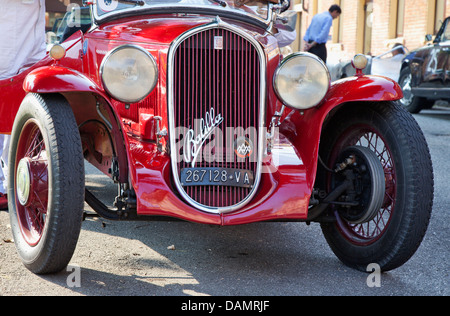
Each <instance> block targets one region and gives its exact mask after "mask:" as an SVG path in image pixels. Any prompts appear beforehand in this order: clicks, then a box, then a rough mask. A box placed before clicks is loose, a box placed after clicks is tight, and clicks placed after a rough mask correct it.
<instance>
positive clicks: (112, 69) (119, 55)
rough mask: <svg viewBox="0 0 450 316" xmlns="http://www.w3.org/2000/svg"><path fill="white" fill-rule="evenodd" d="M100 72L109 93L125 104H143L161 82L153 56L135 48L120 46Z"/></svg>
mask: <svg viewBox="0 0 450 316" xmlns="http://www.w3.org/2000/svg"><path fill="white" fill-rule="evenodd" d="M100 72H101V77H102V81H103V86H104V87H105V89H106V91H107V92H108V93H109V94H110V95H111V96H112V97H113V98H115V99H117V100H119V101H122V102H124V103H136V102H139V101H141V100H143V99H144V98H145V97H147V96H148V95H149V94H150V92H152V90H153V88H154V87H155V86H156V82H157V81H158V68H157V65H156V61H155V59H154V58H153V56H152V55H151V54H150V53H149V52H147V51H146V50H145V49H143V48H141V47H139V46H133V45H123V46H119V47H117V48H115V49H113V50H112V51H111V52H109V53H108V55H106V56H105V59H104V60H103V62H102V65H101V67H100Z"/></svg>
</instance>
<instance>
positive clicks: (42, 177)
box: [8, 94, 84, 274]
mask: <svg viewBox="0 0 450 316" xmlns="http://www.w3.org/2000/svg"><path fill="white" fill-rule="evenodd" d="M9 163H10V168H9V170H8V196H9V197H11V198H10V199H9V201H8V203H9V214H10V219H11V229H12V233H13V236H14V241H15V242H14V243H15V245H16V248H17V251H18V253H19V256H20V257H21V259H22V262H23V263H24V265H25V266H26V267H27V268H28V269H29V270H31V271H32V272H34V273H37V274H46V273H54V272H59V271H61V270H62V269H64V268H65V267H66V266H67V264H68V263H69V261H70V259H71V257H72V255H73V252H74V250H75V246H76V243H77V241H78V236H79V234H80V230H81V222H82V215H83V205H84V160H83V154H82V149H81V139H80V134H79V131H78V127H77V124H76V121H75V117H74V115H73V112H72V109H71V108H70V105H69V104H68V103H67V101H66V99H65V98H64V97H62V96H60V95H45V96H41V95H37V94H29V95H27V96H26V97H25V99H24V100H23V102H22V104H21V106H20V108H19V111H18V113H17V116H16V119H15V121H14V126H13V130H12V133H11V144H10V155H9Z"/></svg>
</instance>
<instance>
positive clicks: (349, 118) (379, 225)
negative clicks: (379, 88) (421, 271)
mask: <svg viewBox="0 0 450 316" xmlns="http://www.w3.org/2000/svg"><path fill="white" fill-rule="evenodd" d="M354 146H363V147H366V148H367V149H369V150H371V151H372V152H373V153H374V154H375V156H376V157H378V160H379V162H378V163H379V164H380V165H381V166H380V167H381V168H382V172H384V177H382V178H384V179H383V182H384V186H385V187H384V198H381V199H379V200H380V201H379V202H380V204H378V206H377V209H378V211H376V212H375V214H373V213H372V214H371V216H367V217H365V218H362V217H361V216H359V217H358V216H357V217H356V220H352V219H353V218H352V216H356V215H358V213H351V212H348V211H347V209H346V208H345V207H343V206H339V205H334V206H332V207H331V208H330V209H329V212H330V215H333V216H335V218H336V221H335V222H333V223H323V224H322V230H323V233H324V235H325V237H326V240H327V242H328V243H329V245H330V247H331V249H332V250H333V252H334V253H335V254H336V255H337V256H338V257H339V258H340V259H341V261H343V262H344V263H345V264H347V265H349V266H351V267H354V268H357V269H359V270H363V271H365V269H366V268H367V266H368V265H369V264H371V263H377V264H379V266H380V267H381V269H382V270H383V271H387V270H391V269H394V268H396V267H399V266H401V265H402V264H404V263H405V262H406V261H407V260H408V259H409V258H410V257H411V256H412V255H413V254H414V253H415V251H416V250H417V248H418V247H419V245H420V243H421V241H422V238H423V236H424V234H425V231H426V229H427V226H428V222H429V218H430V214H431V209H432V202H433V170H432V165H431V158H430V153H429V150H428V146H427V144H426V141H425V138H424V136H423V134H422V132H421V130H420V127H419V126H418V124H417V122H416V121H415V120H414V118H413V117H412V116H411V115H410V114H409V113H407V112H406V111H405V110H404V109H402V108H401V107H400V106H399V105H397V104H396V103H392V102H380V103H368V104H366V105H349V106H348V107H347V108H344V109H342V111H341V112H339V113H338V114H337V115H335V116H334V117H332V119H331V122H330V124H328V125H327V126H326V129H325V130H324V133H323V136H322V139H321V150H320V155H321V157H322V159H323V161H325V163H326V164H327V165H328V168H333V167H334V166H335V164H337V163H340V162H341V160H342V157H344V156H345V153H346V151H348V150H349V148H354ZM343 154H344V156H343ZM367 156H368V157H369V155H367ZM372 164H373V165H374V166H375V165H376V164H375V163H374V162H372ZM333 177H334V175H331V174H330V173H328V175H327V176H322V179H324V183H325V184H324V185H325V188H328V189H329V188H331V187H332V186H333ZM366 187H367V188H368V189H370V188H372V189H373V188H375V189H376V188H377V187H376V186H373V185H372V186H370V185H366ZM358 188H360V190H362V192H361V194H360V198H359V199H358V200H359V201H360V203H362V202H364V201H365V200H367V198H364V196H369V197H370V196H373V193H370V191H367V192H366V193H365V192H364V190H365V189H364V182H361V184H360V185H358ZM378 191H380V190H378ZM363 204H364V203H363ZM361 218H362V219H361Z"/></svg>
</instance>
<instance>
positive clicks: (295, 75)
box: [274, 52, 330, 110]
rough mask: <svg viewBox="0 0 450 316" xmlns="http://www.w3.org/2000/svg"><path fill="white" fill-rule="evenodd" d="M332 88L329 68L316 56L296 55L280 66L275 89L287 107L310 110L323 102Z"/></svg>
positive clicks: (276, 74) (308, 54)
mask: <svg viewBox="0 0 450 316" xmlns="http://www.w3.org/2000/svg"><path fill="white" fill-rule="evenodd" d="M329 86H330V74H329V72H328V69H327V66H325V64H324V63H323V62H322V61H321V60H320V59H319V58H318V57H317V56H315V55H313V54H310V53H304V52H301V53H295V54H291V55H289V56H287V57H286V58H285V59H284V60H283V61H282V62H281V64H280V66H278V69H277V71H276V73H275V77H274V88H275V92H276V93H277V95H278V97H279V98H280V99H281V101H283V102H284V103H285V104H286V105H288V106H290V107H292V108H294V109H298V110H304V109H309V108H311V107H313V106H316V105H317V104H319V103H320V101H322V99H323V98H324V97H325V94H326V93H327V91H328V88H329Z"/></svg>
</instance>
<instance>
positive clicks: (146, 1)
mask: <svg viewBox="0 0 450 316" xmlns="http://www.w3.org/2000/svg"><path fill="white" fill-rule="evenodd" d="M177 7H178V8H183V7H193V8H194V7H199V8H200V7H201V8H211V9H216V10H227V11H229V10H233V11H235V12H236V13H241V14H245V15H248V16H251V17H256V18H258V19H262V20H267V19H268V2H267V0H97V1H96V13H97V14H96V15H97V17H98V18H102V17H104V16H106V15H109V14H115V13H119V12H122V11H129V10H140V9H149V8H155V9H156V8H159V9H162V8H174V9H175V8H177ZM177 13H179V11H177Z"/></svg>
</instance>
